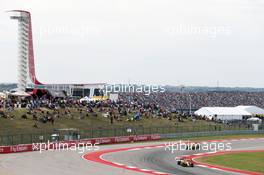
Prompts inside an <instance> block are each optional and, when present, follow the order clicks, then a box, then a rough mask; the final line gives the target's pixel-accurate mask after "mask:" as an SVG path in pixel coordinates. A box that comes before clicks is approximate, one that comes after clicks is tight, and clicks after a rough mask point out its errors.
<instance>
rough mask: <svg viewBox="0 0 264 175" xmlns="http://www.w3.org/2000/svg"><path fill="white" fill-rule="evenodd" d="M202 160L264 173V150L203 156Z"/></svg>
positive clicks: (212, 163) (200, 159)
mask: <svg viewBox="0 0 264 175" xmlns="http://www.w3.org/2000/svg"><path fill="white" fill-rule="evenodd" d="M197 160H198V161H200V162H203V163H208V164H211V165H219V166H224V167H229V168H235V169H239V170H245V171H253V172H259V173H264V168H263V167H264V152H252V153H250V152H243V153H231V154H225V155H216V156H209V157H202V158H199V159H197Z"/></svg>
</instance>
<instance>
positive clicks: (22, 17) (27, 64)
mask: <svg viewBox="0 0 264 175" xmlns="http://www.w3.org/2000/svg"><path fill="white" fill-rule="evenodd" d="M10 12H12V15H11V16H10V18H11V19H15V20H18V91H25V89H26V87H27V85H28V84H34V85H41V84H42V83H40V82H39V81H38V80H37V78H36V73H35V63H34V51H33V37H32V24H31V15H30V13H29V12H28V11H24V10H12V11H10Z"/></svg>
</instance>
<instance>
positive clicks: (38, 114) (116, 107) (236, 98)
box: [0, 92, 264, 123]
mask: <svg viewBox="0 0 264 175" xmlns="http://www.w3.org/2000/svg"><path fill="white" fill-rule="evenodd" d="M237 105H256V106H259V107H264V93H247V92H207V93H170V92H164V93H152V94H150V95H144V94H143V93H120V94H119V98H118V100H117V101H111V100H105V101H96V102H93V101H88V102H86V103H81V102H80V100H79V99H74V98H66V99H57V98H52V97H46V96H43V97H42V98H37V99H33V98H27V99H24V100H17V99H16V98H8V99H5V100H3V99H2V100H0V109H1V108H5V109H7V111H12V110H13V109H14V108H20V107H22V108H26V109H27V110H28V113H27V114H28V115H29V116H33V119H34V120H38V121H41V122H43V123H45V122H49V121H50V122H51V123H54V120H55V119H56V118H59V117H68V118H72V117H73V115H72V114H71V112H72V111H70V110H69V108H71V107H74V108H76V109H77V110H78V112H79V115H77V116H78V117H79V118H80V119H83V118H84V117H85V116H86V115H91V116H97V113H96V112H94V111H95V110H96V111H99V112H101V113H103V114H104V117H107V118H109V119H110V121H111V123H113V122H114V120H117V121H118V120H123V119H124V118H123V116H132V117H131V118H128V119H127V120H129V121H134V120H140V119H141V118H142V117H155V116H157V117H164V118H169V119H170V118H171V117H172V113H177V114H178V116H181V117H185V116H188V111H189V109H190V107H191V109H198V108H200V107H204V106H237ZM40 108H44V109H45V108H47V109H50V111H51V112H50V111H39V109H40ZM59 109H63V110H59ZM27 114H25V115H23V116H21V117H22V118H24V119H27V118H28V116H27ZM75 116H76V114H75ZM174 116H175V115H174ZM0 117H12V116H8V115H7V114H6V113H5V112H3V111H1V110H0ZM181 117H180V118H178V120H179V121H180V120H181Z"/></svg>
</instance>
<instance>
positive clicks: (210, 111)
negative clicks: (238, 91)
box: [194, 107, 251, 120]
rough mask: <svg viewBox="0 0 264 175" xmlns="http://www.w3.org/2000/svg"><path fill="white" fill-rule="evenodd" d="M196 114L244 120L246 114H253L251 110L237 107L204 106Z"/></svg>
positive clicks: (222, 118) (218, 118) (221, 118)
mask: <svg viewBox="0 0 264 175" xmlns="http://www.w3.org/2000/svg"><path fill="white" fill-rule="evenodd" d="M194 114H195V115H198V116H205V117H207V118H208V119H210V120H211V119H213V118H214V119H215V120H242V119H243V117H244V116H251V114H250V113H249V112H247V111H245V110H242V109H239V108H236V107H202V108H200V109H199V110H197V111H195V112H194Z"/></svg>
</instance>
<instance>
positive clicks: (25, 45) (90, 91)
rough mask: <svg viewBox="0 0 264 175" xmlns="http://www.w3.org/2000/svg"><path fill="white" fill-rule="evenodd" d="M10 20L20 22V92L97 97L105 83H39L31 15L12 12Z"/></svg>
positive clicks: (18, 71) (19, 11)
mask: <svg viewBox="0 0 264 175" xmlns="http://www.w3.org/2000/svg"><path fill="white" fill-rule="evenodd" d="M8 12H10V14H11V15H10V18H11V19H13V20H17V21H18V69H17V75H18V80H17V84H18V85H17V86H18V91H21V92H25V91H26V89H27V88H30V89H46V90H56V91H65V92H66V93H67V94H68V95H70V96H90V97H93V96H94V95H97V94H98V92H99V91H100V90H102V89H103V87H104V85H105V83H94V84H43V83H41V82H40V81H38V79H37V77H36V72H35V63H34V50H33V36H32V23H31V14H30V12H28V11H24V10H11V11H8Z"/></svg>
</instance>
